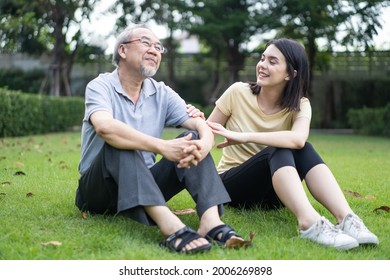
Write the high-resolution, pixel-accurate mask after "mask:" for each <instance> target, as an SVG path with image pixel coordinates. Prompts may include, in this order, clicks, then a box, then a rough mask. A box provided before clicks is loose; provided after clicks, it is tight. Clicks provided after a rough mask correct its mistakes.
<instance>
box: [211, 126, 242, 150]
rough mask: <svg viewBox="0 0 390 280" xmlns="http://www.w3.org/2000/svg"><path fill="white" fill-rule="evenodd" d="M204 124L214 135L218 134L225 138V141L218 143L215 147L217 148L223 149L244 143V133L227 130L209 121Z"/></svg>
mask: <svg viewBox="0 0 390 280" xmlns="http://www.w3.org/2000/svg"><path fill="white" fill-rule="evenodd" d="M206 123H207V125H208V126H209V127H210V128H211V130H212V132H213V133H214V134H218V135H221V136H223V137H225V141H224V142H221V143H219V144H218V145H217V148H224V147H227V146H230V145H236V144H241V143H245V142H246V140H245V133H242V132H235V131H231V130H228V129H226V128H225V127H224V126H223V125H221V124H219V123H215V122H210V121H207V122H206Z"/></svg>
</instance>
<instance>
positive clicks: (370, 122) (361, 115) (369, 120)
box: [347, 103, 390, 136]
mask: <svg viewBox="0 0 390 280" xmlns="http://www.w3.org/2000/svg"><path fill="white" fill-rule="evenodd" d="M347 116H348V123H349V125H350V126H351V127H352V128H353V129H354V130H355V131H356V132H358V133H360V134H366V135H383V136H390V103H388V104H387V106H386V107H380V108H368V107H363V108H362V109H350V110H349V111H348V114H347Z"/></svg>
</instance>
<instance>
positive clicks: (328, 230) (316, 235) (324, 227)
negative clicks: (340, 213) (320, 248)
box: [299, 217, 359, 250]
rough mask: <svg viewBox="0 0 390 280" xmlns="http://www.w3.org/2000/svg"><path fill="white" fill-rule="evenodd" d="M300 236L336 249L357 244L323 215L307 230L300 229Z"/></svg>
mask: <svg viewBox="0 0 390 280" xmlns="http://www.w3.org/2000/svg"><path fill="white" fill-rule="evenodd" d="M299 235H300V237H301V238H304V239H309V240H311V241H314V242H316V243H319V244H322V245H325V246H330V247H335V248H336V249H337V250H349V249H352V248H355V247H358V246H359V243H358V242H357V240H356V239H355V238H353V237H351V236H349V235H347V234H345V233H343V232H342V231H341V230H340V229H338V228H336V227H335V226H334V225H332V224H331V223H330V222H329V221H328V220H327V219H326V218H325V217H321V218H320V219H319V220H318V221H317V222H316V223H315V224H314V225H312V226H311V227H309V228H308V229H307V230H300V231H299Z"/></svg>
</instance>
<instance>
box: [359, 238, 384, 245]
mask: <svg viewBox="0 0 390 280" xmlns="http://www.w3.org/2000/svg"><path fill="white" fill-rule="evenodd" d="M358 242H359V245H363V246H364V245H373V246H377V245H379V240H377V239H373V238H361V239H359V240H358Z"/></svg>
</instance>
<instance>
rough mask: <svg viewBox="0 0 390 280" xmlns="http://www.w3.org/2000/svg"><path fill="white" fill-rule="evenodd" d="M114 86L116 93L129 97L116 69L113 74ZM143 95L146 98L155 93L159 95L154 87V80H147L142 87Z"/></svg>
mask: <svg viewBox="0 0 390 280" xmlns="http://www.w3.org/2000/svg"><path fill="white" fill-rule="evenodd" d="M111 74H112V84H113V86H114V88H115V91H116V92H117V93H119V94H122V95H124V96H126V97H127V94H126V93H125V91H124V90H123V88H122V85H121V82H120V80H119V75H118V69H115V70H114V71H113V72H112V73H111ZM141 93H143V94H145V95H146V96H151V95H153V94H155V93H157V90H156V87H155V85H154V82H153V79H152V78H146V79H145V80H144V81H143V83H142V87H141Z"/></svg>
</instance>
